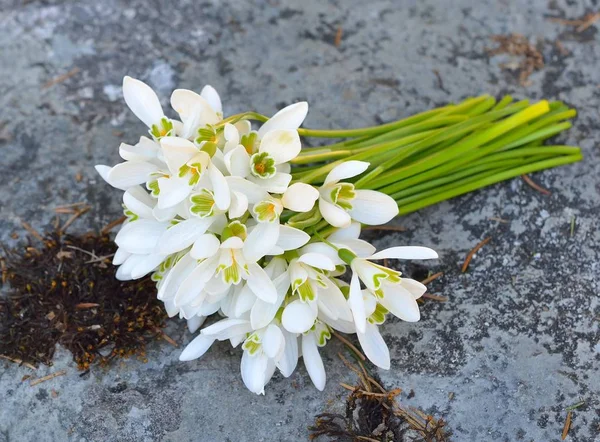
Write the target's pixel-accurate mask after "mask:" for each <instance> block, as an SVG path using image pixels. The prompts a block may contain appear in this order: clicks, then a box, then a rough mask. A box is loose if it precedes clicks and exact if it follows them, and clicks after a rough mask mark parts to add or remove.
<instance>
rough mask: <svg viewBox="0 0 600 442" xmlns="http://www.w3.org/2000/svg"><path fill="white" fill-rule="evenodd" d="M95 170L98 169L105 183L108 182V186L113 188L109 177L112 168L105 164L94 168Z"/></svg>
mask: <svg viewBox="0 0 600 442" xmlns="http://www.w3.org/2000/svg"><path fill="white" fill-rule="evenodd" d="M94 169H96V172H98V174H99V175H100V176H101V177H102V179H103V180H104V181H106V182H107V183H108V184H110V185H111V186H112V184H111V183H110V181H108V175H109V174H110V171H111V169H112V167H110V166H105V165H104V164H96V165H95V166H94Z"/></svg>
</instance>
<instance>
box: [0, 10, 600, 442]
mask: <svg viewBox="0 0 600 442" xmlns="http://www.w3.org/2000/svg"><path fill="white" fill-rule="evenodd" d="M594 3H595V2H588V1H579V2H573V1H570V0H553V1H550V2H548V1H546V0H535V1H532V0H515V1H497V0H483V1H480V2H472V1H470V0H457V1H454V2H438V1H435V0H423V1H419V2H417V1H406V2H395V1H393V0H382V1H377V2H373V1H370V2H363V1H358V0H352V1H347V2H343V3H342V2H322V1H317V0H307V1H305V2H302V4H303V6H299V4H298V3H297V2H292V1H284V0H274V1H269V2H262V1H260V2H252V3H250V2H218V1H214V0H213V1H206V2H202V3H199V2H195V1H191V0H187V1H181V2H168V1H154V2H142V1H139V0H136V1H132V2H119V1H116V0H106V1H102V2H98V1H91V0H82V1H78V2H66V1H60V0H55V1H48V2H47V1H28V2H22V1H19V0H0V5H1V10H2V14H1V15H0V30H1V31H2V32H0V109H2V112H1V115H0V120H1V121H2V123H4V124H5V127H4V129H3V131H2V134H3V136H2V137H1V138H2V140H0V148H1V152H2V156H1V161H0V176H1V177H2V180H1V182H0V215H1V216H0V239H1V240H2V241H4V242H7V243H9V244H15V243H16V242H17V241H18V240H15V239H13V238H12V237H11V234H12V233H13V232H18V233H19V234H20V235H21V237H22V236H23V234H24V231H23V229H22V227H21V224H20V222H21V220H26V221H28V222H29V223H31V224H32V225H33V226H34V227H35V228H37V229H39V230H40V231H42V230H44V229H47V228H49V227H50V225H51V220H52V217H53V212H52V208H53V207H55V206H57V205H60V204H67V203H73V202H77V201H86V202H88V203H90V204H91V205H92V206H93V209H94V210H93V212H92V214H91V215H89V216H86V217H84V218H82V219H81V220H79V221H78V222H77V223H76V224H75V226H74V228H75V229H76V230H79V231H83V230H86V229H88V228H90V227H99V226H103V225H105V224H107V223H108V222H109V221H111V220H113V219H115V218H116V217H117V216H119V214H120V201H119V192H118V191H115V190H112V189H110V188H109V187H108V186H107V185H106V184H105V183H104V182H102V180H101V179H100V178H99V177H98V176H96V173H95V171H94V170H93V167H92V166H93V165H94V164H97V163H106V164H114V163H116V162H117V161H118V152H117V147H118V145H119V143H120V142H121V141H126V142H134V141H135V140H136V139H137V137H138V136H139V135H140V134H141V133H142V132H143V130H144V129H143V127H142V124H141V123H140V122H139V121H136V120H135V117H134V116H133V115H132V114H130V113H129V112H128V111H127V110H126V108H125V106H124V103H123V102H122V100H121V97H120V92H119V91H118V89H117V88H116V87H115V86H118V85H120V84H121V81H122V77H123V76H124V75H125V74H128V75H132V76H135V77H138V78H141V79H143V80H146V81H148V82H149V83H150V84H152V85H153V86H154V87H156V88H157V89H158V90H159V92H161V94H162V98H163V100H164V104H165V105H166V104H167V103H168V93H169V91H170V89H172V88H173V87H186V88H192V89H197V90H199V89H200V88H201V87H202V86H203V85H204V84H206V83H210V84H212V85H213V86H214V87H216V88H217V90H218V91H219V92H220V93H221V94H222V98H223V102H224V103H225V109H226V112H227V113H235V112H239V111H242V110H248V109H256V110H258V111H260V112H263V113H266V114H272V113H274V112H275V111H276V110H277V109H278V108H280V107H282V106H283V105H285V104H288V103H291V102H293V101H296V100H308V101H309V103H310V104H311V110H310V113H309V117H308V119H307V121H306V125H307V127H357V126H361V125H371V124H375V123H377V122H379V121H382V120H391V119H394V118H399V117H401V116H407V115H410V114H413V113H416V112H419V111H422V110H426V109H429V108H431V107H433V106H436V105H441V104H443V103H447V102H449V101H457V100H459V99H461V98H464V97H466V96H469V95H474V94H479V93H490V94H495V95H501V94H506V93H510V94H513V95H515V96H516V97H525V96H526V97H530V98H534V99H535V98H542V97H544V98H550V99H561V100H565V101H566V102H568V103H569V104H571V105H573V106H575V107H576V108H577V109H578V111H579V117H578V119H577V120H576V121H575V123H574V127H573V129H571V130H570V131H569V132H568V133H567V134H564V135H561V136H560V137H559V138H558V142H560V143H565V144H574V145H580V146H582V147H583V150H584V154H585V157H586V159H585V161H584V162H581V163H579V164H576V165H572V166H568V167H563V168H560V169H557V170H551V171H546V172H543V173H540V174H536V176H535V179H536V181H538V182H539V183H540V184H541V185H543V186H544V187H547V188H549V189H551V190H552V192H553V193H552V195H551V196H544V195H542V194H540V193H537V192H536V191H534V190H532V189H531V188H529V187H528V186H527V185H525V184H524V183H523V182H522V181H520V180H513V181H511V182H507V183H502V184H499V185H496V186H493V187H491V188H488V189H485V190H482V191H478V192H475V193H472V194H470V195H467V196H464V197H462V198H459V199H456V200H454V201H451V202H446V203H443V204H440V205H437V206H435V207H431V208H428V209H425V210H422V211H420V212H419V213H416V214H413V215H410V216H407V217H404V218H401V219H398V220H397V221H396V223H397V224H399V225H403V226H405V227H407V228H408V231H407V232H406V233H402V234H400V233H394V234H385V235H384V234H381V235H377V234H374V233H370V234H369V235H368V236H369V237H370V239H371V240H374V241H375V243H376V244H377V245H378V246H380V247H384V246H389V245H397V244H422V245H427V246H431V247H434V248H436V249H437V250H438V251H439V252H440V256H441V259H440V260H439V261H437V262H431V263H427V264H426V266H425V267H422V266H416V265H414V264H409V265H408V266H407V267H405V269H404V271H405V272H406V273H407V274H418V273H419V272H420V273H422V272H423V270H424V269H425V270H426V269H430V270H433V271H443V272H445V276H444V277H443V278H442V279H441V280H440V281H439V282H436V283H435V284H434V285H433V291H434V292H435V293H437V294H440V295H444V296H447V297H448V298H449V301H448V302H446V303H436V302H433V301H430V302H427V303H426V304H425V306H424V308H423V312H422V320H421V322H419V323H417V324H407V323H402V322H400V321H396V320H388V322H387V323H386V325H385V326H384V327H383V333H384V336H385V338H386V339H387V341H388V342H389V343H390V348H391V353H392V358H393V362H392V370H390V371H387V372H386V371H379V375H380V376H381V378H382V380H383V382H384V383H385V384H386V385H387V386H388V387H390V388H395V387H399V388H402V389H403V390H404V393H403V394H402V395H401V397H400V401H401V402H402V403H403V404H406V405H412V406H417V407H422V408H423V409H425V410H427V411H428V412H431V413H433V414H435V415H437V416H443V417H444V419H445V420H447V421H448V422H449V428H450V429H451V430H452V431H453V432H454V435H455V436H454V440H457V441H484V440H485V441H512V440H523V441H558V440H559V438H560V433H561V431H562V427H563V423H564V420H565V417H566V411H565V407H567V406H569V405H572V404H573V403H576V402H579V401H580V400H584V401H585V402H586V405H585V406H584V407H581V408H579V409H577V410H576V411H575V412H574V416H573V423H572V428H571V431H570V433H569V440H572V441H594V440H599V439H598V437H599V436H598V434H599V426H600V416H599V414H598V409H599V408H600V403H599V399H598V398H599V397H600V373H599V371H600V345H599V343H598V342H599V336H600V333H599V323H598V321H599V317H600V303H599V298H598V293H599V289H600V278H599V277H598V274H599V273H600V268H599V266H600V248H599V245H600V230H599V229H598V213H599V209H600V207H599V206H600V195H599V193H600V154H599V151H598V149H597V145H598V142H599V141H600V135H599V132H598V117H599V114H598V109H599V105H600V90H599V89H598V81H599V77H598V72H599V70H600V45H598V33H597V31H598V28H597V26H591V27H590V28H588V29H587V30H585V31H584V32H581V33H577V32H575V31H574V30H573V28H572V27H568V26H564V25H561V24H558V23H553V22H551V21H549V20H547V17H549V16H556V17H564V18H574V17H580V16H582V15H583V14H584V13H586V12H588V11H589V10H591V9H592V8H593V4H594ZM338 26H342V28H343V39H342V43H341V46H340V47H335V46H334V44H333V41H334V38H335V33H336V31H337V28H338ZM511 32H517V33H521V34H524V35H527V36H528V37H529V38H530V39H531V41H536V40H539V42H540V47H541V48H542V50H543V53H544V57H545V60H546V67H545V68H544V69H543V70H541V71H539V72H535V73H534V74H533V75H532V76H531V78H530V80H531V85H530V86H528V87H526V88H524V87H521V86H519V84H518V81H517V79H516V76H515V74H514V73H511V72H508V71H505V70H503V69H502V68H501V66H500V64H501V63H503V62H507V61H510V60H507V58H506V57H504V56H495V57H490V56H488V55H487V53H486V48H489V47H492V46H493V45H494V44H493V42H492V41H491V40H490V36H492V35H494V34H507V33H511ZM556 40H560V41H561V42H562V44H563V45H564V47H565V48H566V49H567V50H568V52H569V53H568V54H567V55H563V54H562V53H561V52H560V51H558V50H557V49H556V47H555V45H554V42H555V41H556ZM75 67H77V68H79V70H80V71H79V72H78V73H77V74H75V75H73V76H71V77H70V78H68V79H66V80H65V81H64V82H62V83H59V84H55V85H53V86H50V87H48V88H44V84H45V83H46V82H48V81H49V80H50V79H52V78H55V77H57V76H59V75H61V74H64V73H67V72H69V71H71V70H72V69H73V68H75ZM434 70H437V71H438V72H439V75H440V78H441V79H442V81H443V87H441V85H440V83H439V81H438V79H437V78H436V75H435V73H434ZM6 138H8V139H6ZM78 173H81V174H82V176H83V179H82V180H81V181H80V182H78V181H76V179H75V176H76V174H78ZM496 217H499V218H502V219H506V220H507V221H508V222H506V223H504V222H498V221H494V220H492V219H491V218H496ZM573 219H575V225H576V227H575V231H574V234H573V235H572V236H571V234H570V225H571V220H573ZM486 236H492V237H493V240H492V242H491V243H490V244H488V245H487V246H485V247H484V248H483V249H482V250H481V252H479V253H478V254H477V256H476V258H475V259H474V260H473V262H472V264H471V267H470V269H469V271H468V272H467V273H466V274H461V273H460V270H459V267H460V264H461V263H462V261H463V259H464V256H465V255H466V253H467V251H468V250H470V249H471V248H472V247H473V246H474V245H475V244H476V243H477V242H479V241H480V240H481V239H483V238H484V237H486ZM168 333H169V334H170V335H171V336H172V337H173V338H174V339H176V340H177V341H178V342H180V343H181V344H182V345H184V344H185V343H187V342H188V341H189V340H190V339H191V336H190V334H189V333H188V332H187V331H186V330H185V327H184V325H183V324H182V323H179V322H178V321H172V323H171V324H170V328H169V331H168ZM341 350H342V347H341V346H340V344H339V343H338V342H337V341H335V340H334V341H333V342H331V343H330V344H329V345H328V346H327V347H326V348H325V349H324V350H323V351H322V355H323V357H324V359H325V362H326V364H327V374H328V383H327V387H326V389H325V391H324V392H318V391H317V390H315V389H314V388H313V387H312V385H311V383H310V380H309V379H308V377H307V374H306V371H305V369H304V367H303V366H302V364H300V367H299V369H298V370H297V371H296V373H295V374H294V375H293V376H292V377H291V379H283V378H282V377H281V376H279V375H277V376H275V378H274V379H273V380H272V382H271V383H270V384H269V385H268V388H267V393H266V396H264V397H263V396H260V397H259V396H255V395H253V394H251V393H249V392H248V391H247V390H246V389H245V388H244V386H243V384H242V381H241V379H240V375H239V360H240V354H239V351H237V350H231V349H230V348H229V347H228V346H227V345H224V344H221V345H217V346H216V347H215V348H213V349H212V350H211V351H210V352H209V353H208V354H207V355H206V357H205V358H204V359H203V360H201V361H195V362H191V363H180V362H178V360H177V357H178V355H179V353H180V350H179V349H175V348H173V347H171V346H169V345H168V344H166V343H163V344H156V345H154V346H153V347H152V348H151V349H150V350H149V355H148V356H149V359H150V362H148V363H147V364H143V363H141V362H139V361H135V360H130V361H125V362H123V363H120V364H118V366H116V367H113V368H112V369H110V370H108V371H105V370H102V369H94V370H92V372H91V373H90V374H89V375H86V376H83V377H80V376H79V373H78V372H77V370H76V368H75V366H74V364H73V363H72V362H71V360H70V355H68V354H66V353H65V352H64V351H63V350H60V349H59V351H58V356H57V358H56V360H55V365H54V366H53V367H49V368H48V367H42V368H40V369H39V370H38V371H37V372H36V376H42V375H44V374H47V373H50V372H53V371H56V370H60V369H67V375H66V376H63V377H59V378H56V379H54V380H51V381H48V382H45V383H42V384H39V385H38V386H35V387H30V386H29V384H28V382H22V381H21V378H22V377H23V376H24V375H25V374H29V371H28V369H26V368H19V367H17V366H15V365H14V364H10V363H4V362H2V363H0V404H1V406H0V440H1V441H16V440H18V441H32V440H36V441H40V442H41V441H63V440H72V441H98V440H104V441H150V440H163V441H175V440H177V441H197V440H202V441H221V440H223V441H278V440H281V441H295V440H306V439H307V435H308V432H307V426H308V425H310V424H311V423H312V422H313V416H314V415H315V414H316V413H318V412H320V411H322V410H323V409H324V408H327V407H329V405H328V403H329V401H340V400H342V399H343V397H344V396H345V392H344V390H342V389H341V388H340V387H339V385H338V384H339V382H349V383H352V382H355V379H354V375H353V374H352V373H351V372H349V370H347V369H346V368H345V367H344V365H343V364H342V363H341V361H340V360H339V359H338V357H337V353H338V352H339V351H341ZM51 390H55V391H56V392H58V397H53V395H52V394H51ZM410 390H413V391H414V393H415V395H414V397H412V398H411V399H408V397H407V393H408V392H410ZM450 393H452V394H450Z"/></svg>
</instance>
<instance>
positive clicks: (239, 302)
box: [229, 284, 257, 318]
mask: <svg viewBox="0 0 600 442" xmlns="http://www.w3.org/2000/svg"><path fill="white" fill-rule="evenodd" d="M256 299H257V298H256V295H255V294H254V293H253V292H252V290H251V289H250V287H248V284H238V285H237V286H236V288H235V291H234V293H233V299H232V301H231V304H232V314H231V315H229V316H232V317H234V318H239V317H240V316H242V315H243V314H244V313H246V312H247V311H250V309H251V308H252V306H253V305H254V303H255V302H256Z"/></svg>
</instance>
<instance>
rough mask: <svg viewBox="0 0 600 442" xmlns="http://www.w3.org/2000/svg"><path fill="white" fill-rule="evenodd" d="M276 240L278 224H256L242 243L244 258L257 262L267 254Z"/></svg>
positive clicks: (277, 237)
mask: <svg viewBox="0 0 600 442" xmlns="http://www.w3.org/2000/svg"><path fill="white" fill-rule="evenodd" d="M278 239H279V224H278V223H258V224H257V225H256V227H254V229H252V231H251V232H250V233H249V234H248V237H247V238H246V241H245V242H244V257H245V258H246V259H247V260H248V261H251V262H256V261H258V260H259V259H260V258H262V257H263V256H265V255H266V254H267V253H269V251H270V250H271V249H272V248H273V247H274V246H275V244H277V240H278Z"/></svg>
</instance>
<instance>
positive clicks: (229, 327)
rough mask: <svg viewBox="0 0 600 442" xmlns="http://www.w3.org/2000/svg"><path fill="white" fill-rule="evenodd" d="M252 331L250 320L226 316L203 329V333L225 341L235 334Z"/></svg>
mask: <svg viewBox="0 0 600 442" xmlns="http://www.w3.org/2000/svg"><path fill="white" fill-rule="evenodd" d="M250 331H252V327H251V326H250V321H248V320H247V319H235V318H226V319H221V320H220V321H218V322H215V323H214V324H211V325H209V326H208V327H205V328H203V329H202V334H203V335H207V336H212V337H213V338H215V339H218V340H219V341H225V340H226V339H230V338H232V337H233V336H237V335H242V334H246V333H248V332H250Z"/></svg>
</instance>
